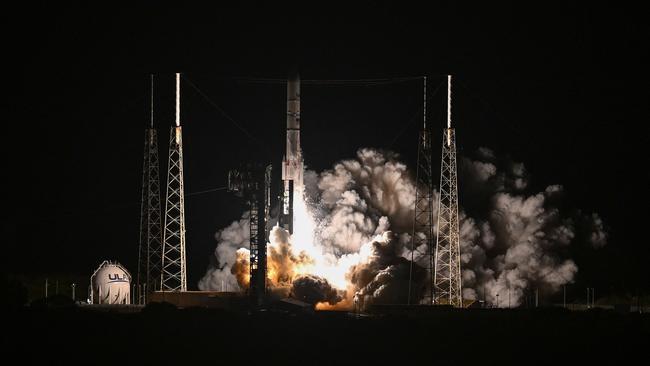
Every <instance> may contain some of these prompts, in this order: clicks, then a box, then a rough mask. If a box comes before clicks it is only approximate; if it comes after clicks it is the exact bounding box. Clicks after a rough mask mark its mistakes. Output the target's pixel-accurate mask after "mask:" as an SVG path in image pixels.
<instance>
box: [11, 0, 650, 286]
mask: <svg viewBox="0 0 650 366" xmlns="http://www.w3.org/2000/svg"><path fill="white" fill-rule="evenodd" d="M356 3H357V4H355V5H351V4H344V5H343V4H341V5H339V6H334V5H333V4H328V5H327V6H324V5H323V6H321V7H313V8H309V7H305V6H304V5H302V6H299V7H290V6H288V5H274V6H273V7H272V6H270V5H263V6H262V5H253V4H252V3H247V5H223V6H221V7H220V8H194V9H187V8H182V9H181V8H165V9H163V8H161V7H160V6H158V5H156V6H151V8H150V9H143V8H138V9H135V8H109V7H105V8H92V9H91V8H76V7H68V8H66V7H65V6H62V5H59V4H56V5H50V6H40V5H34V6H31V7H29V8H27V7H25V8H16V9H8V10H7V12H6V14H5V15H4V17H5V18H6V19H4V20H3V27H4V28H5V29H4V31H3V34H4V36H5V38H6V42H5V46H4V47H5V50H4V51H5V52H3V53H4V56H3V58H4V59H5V60H8V61H9V63H10V64H11V67H9V68H8V69H5V72H6V73H8V74H9V75H7V76H8V78H9V79H10V80H11V81H12V82H13V81H14V80H15V81H17V83H16V85H17V87H16V88H15V89H12V91H11V92H12V94H15V95H16V97H15V100H13V98H12V100H11V103H10V105H9V112H10V116H11V118H10V119H5V121H4V125H5V126H9V130H8V132H6V133H5V134H4V137H5V143H6V142H9V145H8V146H7V145H5V153H6V158H7V161H8V164H7V165H6V166H7V167H8V168H7V169H6V170H5V173H6V174H5V181H8V182H9V184H8V187H9V188H8V191H7V192H6V196H8V197H9V202H10V205H9V207H8V209H7V210H5V211H4V212H3V214H2V230H3V231H2V237H3V239H2V242H3V246H4V247H5V249H8V250H5V251H4V253H5V254H7V255H3V259H4V260H3V262H5V263H4V264H5V265H6V268H8V271H9V272H11V273H26V274H37V273H55V272H58V273H75V274H80V275H88V276H90V274H91V273H92V271H93V270H94V269H95V268H96V266H97V265H98V264H99V263H100V262H101V261H102V260H104V259H113V260H118V261H120V262H122V263H124V264H126V266H127V267H128V268H129V269H131V271H132V272H133V273H135V270H136V268H137V266H136V259H137V246H138V226H139V217H138V216H139V199H140V184H141V167H142V143H143V134H144V128H145V126H146V124H147V123H148V120H149V116H148V113H149V112H148V111H149V105H148V100H149V99H148V98H149V74H150V73H155V74H157V75H158V76H157V79H156V88H157V90H156V97H155V99H156V125H157V127H158V128H159V133H160V144H161V160H163V161H165V160H166V148H165V146H166V145H167V141H168V134H169V127H170V126H171V124H172V123H173V102H172V97H173V88H174V79H173V73H174V72H176V71H180V72H183V73H184V75H185V78H187V80H190V81H191V82H192V83H194V84H195V85H196V86H198V87H199V88H200V89H201V90H202V91H203V92H205V93H206V95H208V96H209V97H210V99H211V100H213V101H214V102H216V103H217V104H218V105H219V106H220V107H221V108H222V109H223V110H224V111H225V112H226V113H227V114H228V115H229V116H230V117H231V118H232V119H234V120H235V121H237V122H238V123H239V124H240V125H241V126H243V127H244V128H245V129H246V130H248V131H250V133H251V134H252V135H253V136H254V137H255V139H256V140H257V141H262V143H261V144H260V143H259V142H256V140H253V139H251V138H249V137H247V136H246V135H245V134H244V133H242V132H241V130H240V129H238V127H236V126H235V125H234V124H233V123H232V122H231V121H229V120H228V119H227V118H225V117H224V115H223V114H221V113H220V112H218V111H217V110H216V109H215V108H213V107H212V106H211V105H209V104H208V103H207V102H206V101H205V99H203V98H202V97H201V96H200V95H199V94H198V93H197V92H196V91H195V90H194V89H192V88H191V87H190V85H189V84H188V83H187V82H186V81H184V82H183V84H182V90H183V97H182V105H183V106H182V108H183V111H182V120H183V123H184V126H185V127H184V144H185V169H186V171H185V175H186V192H188V193H190V192H196V191H201V190H206V189H210V188H214V187H219V186H223V185H224V184H225V175H226V171H227V170H228V168H230V167H232V166H235V165H237V164H239V163H240V162H242V161H244V160H247V159H251V158H255V159H261V160H264V161H271V160H273V162H276V163H277V162H278V161H279V159H280V158H281V152H282V149H283V134H284V131H283V126H284V124H285V95H286V94H285V93H286V92H285V89H284V86H282V85H276V84H251V83H244V82H240V81H236V80H234V79H233V78H234V77H259V78H284V77H286V74H287V72H288V71H289V69H291V68H292V67H297V68H298V69H299V71H300V73H301V76H302V78H303V79H366V78H390V77H404V76H418V75H424V74H426V75H429V76H430V80H431V81H430V88H431V89H434V88H435V87H436V86H437V85H438V84H439V83H440V82H442V81H443V77H442V76H441V75H444V74H447V73H453V74H454V75H456V80H457V85H458V86H457V87H456V88H455V93H454V96H455V99H454V116H455V120H456V121H457V126H458V139H459V144H461V145H462V148H461V153H462V152H463V151H468V152H470V151H473V150H475V149H476V148H477V147H479V146H486V147H490V148H492V149H494V150H495V151H497V152H498V153H499V154H502V155H509V156H511V157H512V158H513V159H515V160H518V161H522V162H524V163H525V164H526V165H527V167H528V169H529V172H530V173H531V174H532V176H533V187H534V188H536V189H543V187H545V186H546V185H549V184H558V183H559V184H563V185H564V186H565V188H566V191H567V193H568V200H569V202H568V203H569V204H570V205H571V206H573V207H579V208H582V209H583V210H585V212H592V211H596V212H598V213H599V214H600V215H601V216H602V217H603V218H604V220H605V221H606V223H607V225H608V226H609V232H610V243H609V244H608V246H607V247H606V248H604V249H601V250H599V251H589V252H585V253H582V254H579V255H578V257H577V258H576V260H577V261H578V266H579V267H580V273H579V278H578V280H579V281H582V282H581V283H591V284H593V285H595V286H597V287H599V288H604V287H607V288H614V289H621V288H622V289H626V290H630V291H634V290H635V289H636V288H638V287H645V288H646V289H648V283H647V282H648V281H647V278H648V276H647V274H648V272H647V269H646V268H647V267H646V261H647V260H648V258H649V255H650V250H649V249H648V247H649V246H650V245H648V244H649V243H648V239H647V234H646V231H647V230H646V228H645V226H646V223H647V221H648V220H647V219H648V214H647V208H646V206H647V203H648V193H647V192H648V183H649V179H648V170H647V165H648V164H647V163H648V161H647V160H648V159H647V158H646V155H648V154H647V152H646V148H647V147H648V145H649V142H650V141H648V140H649V139H648V132H649V131H648V117H649V116H648V108H647V103H648V102H647V101H648V100H649V98H648V92H647V86H648V77H647V76H648V73H647V70H646V68H647V61H648V60H647V58H646V57H645V56H644V53H645V52H644V51H646V48H647V46H646V44H647V39H648V36H649V35H650V34H649V32H648V25H647V21H645V19H643V17H642V14H643V12H641V11H640V10H639V9H635V8H612V7H608V6H600V5H592V4H589V5H575V4H565V5H562V6H558V7H548V8H547V7H536V8H526V7H519V6H515V5H508V6H502V7H499V8H493V7H491V6H492V5H490V7H483V8H474V7H470V6H469V5H467V6H465V7H463V8H456V7H453V6H450V5H445V4H441V5H437V6H436V7H432V8H430V9H425V8H418V7H411V6H405V5H399V4H397V3H396V4H393V3H390V2H380V1H361V2H356ZM274 4H275V2H274ZM443 91H444V87H443V89H441V90H440V91H439V93H438V94H437V95H435V96H431V99H430V106H429V108H430V114H429V119H430V120H432V121H435V123H439V124H440V125H439V128H442V125H443V123H444V119H445V116H444V108H443V107H444V93H443ZM421 99H422V96H421V84H420V83H418V82H411V83H403V84H390V85H385V86H372V87H357V86H355V87H351V86H346V87H324V86H316V85H304V86H303V90H302V120H303V131H302V141H303V149H304V151H305V156H306V160H307V161H306V162H307V164H308V165H310V166H311V167H313V168H315V169H317V170H321V169H324V168H327V167H330V166H331V165H332V164H333V163H334V162H336V161H337V160H338V159H341V158H348V157H352V156H353V154H354V152H355V151H356V149H358V148H359V147H363V146H371V147H379V148H391V149H393V150H395V151H397V152H399V153H401V154H402V156H403V159H404V160H405V161H407V162H408V163H412V162H413V160H414V155H415V149H416V146H415V141H416V134H417V132H416V129H417V125H416V124H415V123H409V121H414V119H413V118H419V117H417V114H418V113H419V108H420V106H421ZM436 158H437V157H435V156H434V159H436ZM165 163H166V162H165ZM186 210H187V253H188V273H189V281H188V284H189V286H190V287H191V288H195V286H196V283H197V281H198V280H199V278H200V277H201V276H202V274H203V273H204V271H205V269H206V266H207V264H208V258H209V255H210V254H211V253H212V251H213V249H214V246H215V241H214V239H213V235H214V233H215V231H216V230H217V229H218V228H220V227H223V226H225V225H227V224H228V223H229V222H230V221H232V220H234V219H237V218H238V216H239V214H240V213H241V211H242V206H241V203H239V201H238V200H237V199H235V198H234V197H232V196H231V195H230V194H228V193H226V192H216V193H211V194H205V195H198V196H192V197H188V199H187V206H186Z"/></svg>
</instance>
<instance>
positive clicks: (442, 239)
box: [433, 75, 463, 307]
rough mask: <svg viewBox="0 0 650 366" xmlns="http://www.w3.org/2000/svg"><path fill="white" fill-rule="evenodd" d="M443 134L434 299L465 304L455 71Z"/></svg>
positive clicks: (448, 83)
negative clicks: (453, 115) (454, 120)
mask: <svg viewBox="0 0 650 366" xmlns="http://www.w3.org/2000/svg"><path fill="white" fill-rule="evenodd" d="M443 136H444V137H443V141H442V159H441V163H440V196H439V200H438V231H437V235H436V254H435V272H434V273H435V274H434V280H433V282H434V283H433V286H434V291H435V298H434V302H435V303H436V304H447V305H452V306H454V307H462V306H463V297H462V283H461V282H462V278H461V276H460V234H459V227H458V177H457V172H458V170H457V168H456V136H455V132H454V129H453V128H451V75H449V76H447V128H446V129H445V131H444V135H443Z"/></svg>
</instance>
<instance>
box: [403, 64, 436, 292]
mask: <svg viewBox="0 0 650 366" xmlns="http://www.w3.org/2000/svg"><path fill="white" fill-rule="evenodd" d="M423 110H424V117H423V125H422V130H421V131H420V136H419V139H418V159H417V171H416V188H415V216H414V220H413V233H412V234H413V235H412V236H411V248H412V252H411V268H410V273H409V292H408V304H411V303H412V302H414V301H416V299H412V296H414V295H415V293H414V292H413V289H412V282H413V281H412V280H413V265H414V259H415V258H414V253H415V251H416V250H418V248H423V247H424V248H426V249H425V250H426V254H425V255H426V256H427V258H428V260H427V267H428V268H427V271H428V274H429V278H430V279H431V280H430V281H429V284H431V283H432V282H433V280H432V279H433V175H432V174H431V130H430V128H429V127H427V78H426V76H425V77H424V107H423ZM427 289H428V290H429V291H428V293H426V294H425V298H424V301H425V302H427V303H432V302H433V287H432V286H430V285H429V286H427Z"/></svg>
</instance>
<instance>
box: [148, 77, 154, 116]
mask: <svg viewBox="0 0 650 366" xmlns="http://www.w3.org/2000/svg"><path fill="white" fill-rule="evenodd" d="M149 115H150V116H151V125H150V126H149V127H150V128H153V74H151V112H150V113H149Z"/></svg>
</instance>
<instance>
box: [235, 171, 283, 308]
mask: <svg viewBox="0 0 650 366" xmlns="http://www.w3.org/2000/svg"><path fill="white" fill-rule="evenodd" d="M271 172H272V167H271V165H268V166H267V167H266V168H263V167H262V166H260V165H255V164H249V165H248V166H246V167H244V168H242V169H239V170H237V169H234V170H231V171H229V172H228V190H229V191H230V192H234V193H235V194H236V195H238V196H240V197H243V198H245V199H246V201H247V203H248V207H249V242H250V252H249V264H250V281H249V291H248V292H249V295H250V297H251V300H252V301H253V304H254V305H255V306H258V305H261V304H262V303H263V301H264V297H265V295H266V242H267V240H268V232H267V230H266V228H267V223H268V219H269V214H270V198H271V196H270V194H271V192H270V188H271Z"/></svg>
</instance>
